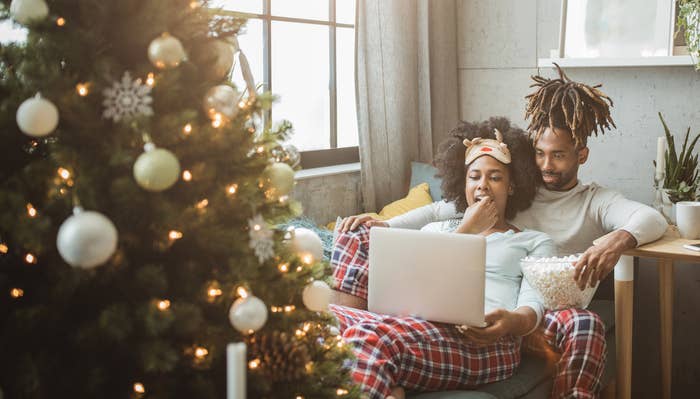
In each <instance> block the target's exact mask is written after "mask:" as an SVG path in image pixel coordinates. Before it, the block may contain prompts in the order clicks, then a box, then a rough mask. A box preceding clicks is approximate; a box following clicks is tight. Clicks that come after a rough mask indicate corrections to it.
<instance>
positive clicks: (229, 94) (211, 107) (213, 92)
mask: <svg viewBox="0 0 700 399" xmlns="http://www.w3.org/2000/svg"><path fill="white" fill-rule="evenodd" d="M240 99H241V95H240V93H238V91H236V89H234V88H233V87H231V86H228V85H218V86H214V87H212V88H211V89H209V90H208V91H207V93H206V94H205V95H204V104H203V106H204V112H206V114H207V115H208V116H209V118H211V119H212V120H215V119H217V118H222V119H233V118H235V117H236V115H238V110H239V108H238V102H239V100H240ZM217 115H218V116H217Z"/></svg>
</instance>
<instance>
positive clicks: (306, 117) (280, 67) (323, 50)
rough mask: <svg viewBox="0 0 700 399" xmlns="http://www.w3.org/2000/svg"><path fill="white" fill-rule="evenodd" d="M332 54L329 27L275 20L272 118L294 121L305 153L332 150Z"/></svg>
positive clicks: (296, 141) (295, 139) (294, 141)
mask: <svg viewBox="0 0 700 399" xmlns="http://www.w3.org/2000/svg"><path fill="white" fill-rule="evenodd" d="M328 54H329V44H328V27H327V26H322V25H308V24H299V23H293V22H275V21H273V23H272V92H273V93H274V94H276V95H278V96H279V97H280V100H279V102H277V103H275V104H273V106H272V118H273V120H275V121H278V120H280V119H288V120H289V121H291V122H292V124H293V125H294V135H293V136H292V139H291V142H292V144H294V145H295V146H297V148H298V149H299V150H302V151H304V150H318V149H324V148H329V147H330V127H329V126H330V115H329V108H330V99H329V92H328V79H329V78H328V69H329V65H328V57H329V55H328Z"/></svg>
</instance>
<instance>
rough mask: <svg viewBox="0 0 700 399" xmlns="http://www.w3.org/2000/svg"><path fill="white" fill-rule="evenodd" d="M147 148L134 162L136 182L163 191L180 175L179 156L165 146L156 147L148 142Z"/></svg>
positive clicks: (144, 186) (149, 188)
mask: <svg viewBox="0 0 700 399" xmlns="http://www.w3.org/2000/svg"><path fill="white" fill-rule="evenodd" d="M149 144H150V143H149ZM145 150H146V152H144V153H143V154H141V155H139V157H138V158H137V159H136V162H135V163H134V178H135V179H136V182H137V183H138V184H139V186H141V187H143V188H144V189H146V190H148V191H163V190H167V189H168V188H170V187H172V185H173V184H175V182H177V179H178V178H179V177H180V162H179V161H178V160H177V157H175V155H174V154H173V153H172V152H170V151H168V150H166V149H164V148H155V146H154V145H153V144H150V145H148V144H147V145H146V146H145Z"/></svg>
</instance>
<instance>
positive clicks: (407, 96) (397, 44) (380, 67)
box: [355, 0, 459, 211]
mask: <svg viewBox="0 0 700 399" xmlns="http://www.w3.org/2000/svg"><path fill="white" fill-rule="evenodd" d="M455 15H456V5H455V1H454V0H440V1H430V0H357V22H356V25H355V31H356V35H357V38H356V41H355V42H356V46H357V48H356V67H357V69H356V70H357V83H356V84H357V117H358V128H359V135H360V162H361V165H362V172H361V177H362V197H363V207H364V209H365V210H366V211H374V210H377V208H378V207H381V206H383V205H385V204H387V203H389V202H390V201H393V200H396V199H397V198H400V197H403V196H405V195H406V191H407V188H408V181H409V178H410V163H411V161H423V162H430V161H432V158H433V153H434V150H435V148H436V147H437V145H438V144H439V142H440V141H441V140H442V139H444V138H445V137H447V133H448V132H449V130H450V129H451V128H452V127H454V126H455V125H456V123H457V121H458V113H459V104H458V95H459V93H458V81H457V33H456V17H455Z"/></svg>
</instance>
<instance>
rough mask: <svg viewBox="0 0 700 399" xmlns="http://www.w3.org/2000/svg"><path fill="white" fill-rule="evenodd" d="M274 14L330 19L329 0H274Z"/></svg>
mask: <svg viewBox="0 0 700 399" xmlns="http://www.w3.org/2000/svg"><path fill="white" fill-rule="evenodd" d="M271 6H272V10H271V11H272V15H276V16H280V17H292V18H305V19H320V20H324V21H328V7H329V3H328V0H272V4H271Z"/></svg>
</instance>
